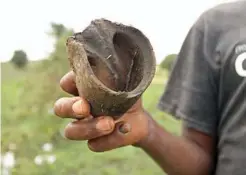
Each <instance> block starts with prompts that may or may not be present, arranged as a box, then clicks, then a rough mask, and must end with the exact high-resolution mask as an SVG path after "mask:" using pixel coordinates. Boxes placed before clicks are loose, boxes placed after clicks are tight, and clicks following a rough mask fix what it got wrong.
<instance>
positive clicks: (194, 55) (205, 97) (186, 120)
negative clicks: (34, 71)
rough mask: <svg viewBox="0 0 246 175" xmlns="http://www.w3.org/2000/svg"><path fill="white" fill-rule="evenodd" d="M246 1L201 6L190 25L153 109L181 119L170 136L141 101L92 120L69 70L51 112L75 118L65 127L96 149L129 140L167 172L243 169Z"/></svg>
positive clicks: (218, 173)
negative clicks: (115, 114) (115, 117)
mask: <svg viewBox="0 0 246 175" xmlns="http://www.w3.org/2000/svg"><path fill="white" fill-rule="evenodd" d="M245 72H246V1H236V2H230V3H225V4H220V5H217V6H216V7H213V8H211V9H209V10H207V11H205V12H204V13H203V14H202V15H201V16H200V17H199V18H198V19H197V21H196V22H195V23H194V24H193V26H192V27H191V29H190V30H189V32H188V34H187V36H186V38H185V40H184V42H183V45H182V47H181V50H180V52H179V54H178V57H177V59H176V61H175V63H174V66H173V69H172V71H171V75H170V77H169V80H168V83H167V86H166V88H165V93H164V94H163V95H162V96H161V98H160V102H159V104H158V107H159V109H160V110H162V111H164V112H168V113H170V114H171V115H172V116H174V117H176V118H178V119H181V120H182V134H181V136H175V135H173V134H171V133H169V132H167V131H166V130H165V128H163V127H161V126H160V125H159V124H158V123H157V122H156V121H155V120H154V119H152V117H151V115H150V114H149V113H148V111H146V110H145V109H144V108H143V106H142V102H141V99H140V100H139V101H138V102H137V103H136V104H134V105H133V107H132V108H131V109H129V110H128V111H127V112H126V113H125V114H124V115H123V116H122V117H121V118H120V120H121V123H123V124H124V125H123V126H124V130H125V131H127V132H125V133H122V132H119V130H118V129H119V126H118V125H117V124H115V123H116V122H115V121H114V120H113V119H112V118H111V117H110V116H101V117H98V118H93V117H91V116H90V106H89V104H88V102H87V101H86V100H85V99H83V98H81V97H78V92H77V89H76V85H75V83H74V74H73V72H69V73H68V74H66V75H65V76H64V77H63V78H62V79H61V87H62V89H63V90H64V91H66V92H68V93H70V94H73V95H75V97H69V98H68V97H64V98H61V99H59V100H58V101H57V102H56V103H55V106H54V108H55V113H56V115H57V116H60V117H67V116H69V117H72V118H75V119H81V120H75V121H73V122H71V123H70V124H69V125H68V126H67V127H66V128H65V136H66V137H67V138H68V139H71V140H88V147H89V148H90V150H92V151H95V152H103V151H109V150H112V149H115V148H119V147H123V146H126V145H133V146H135V147H138V148H141V149H143V150H144V151H145V152H146V153H147V154H148V155H149V156H151V157H152V158H153V159H154V160H155V161H156V162H157V163H158V164H159V165H160V167H161V168H162V169H163V171H165V172H167V174H170V175H209V174H215V175H232V174H233V175H245V174H246V167H245V162H246V75H245V74H246V73H245Z"/></svg>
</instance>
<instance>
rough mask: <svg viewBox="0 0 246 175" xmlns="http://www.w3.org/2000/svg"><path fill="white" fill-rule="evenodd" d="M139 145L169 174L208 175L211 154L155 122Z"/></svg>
mask: <svg viewBox="0 0 246 175" xmlns="http://www.w3.org/2000/svg"><path fill="white" fill-rule="evenodd" d="M151 125H152V126H151V127H152V128H151V130H150V131H151V133H150V134H149V136H148V138H147V139H146V140H145V141H143V142H142V143H141V145H140V147H141V148H142V149H143V150H144V151H145V152H146V153H147V154H148V155H150V156H151V157H152V158H153V159H154V160H155V161H156V162H157V163H158V164H159V165H160V166H161V168H162V169H163V170H164V171H165V172H166V173H167V174H169V175H208V174H209V172H210V169H211V168H210V165H211V156H210V155H209V154H207V153H206V152H205V151H203V149H202V148H201V147H199V146H198V145H196V144H195V143H193V142H192V141H190V140H188V139H187V138H185V137H178V136H174V135H172V134H170V133H168V132H167V131H165V130H164V129H163V128H162V127H160V126H159V125H158V124H157V123H156V122H152V124H151Z"/></svg>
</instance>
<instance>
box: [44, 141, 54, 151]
mask: <svg viewBox="0 0 246 175" xmlns="http://www.w3.org/2000/svg"><path fill="white" fill-rule="evenodd" d="M52 149H53V145H52V144H51V143H45V144H44V145H43V150H44V151H46V152H50V151H51V150H52Z"/></svg>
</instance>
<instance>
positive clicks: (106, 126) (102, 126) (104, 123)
mask: <svg viewBox="0 0 246 175" xmlns="http://www.w3.org/2000/svg"><path fill="white" fill-rule="evenodd" d="M96 129H98V130H101V131H110V130H111V129H112V124H111V122H110V121H109V120H99V121H98V122H97V124H96Z"/></svg>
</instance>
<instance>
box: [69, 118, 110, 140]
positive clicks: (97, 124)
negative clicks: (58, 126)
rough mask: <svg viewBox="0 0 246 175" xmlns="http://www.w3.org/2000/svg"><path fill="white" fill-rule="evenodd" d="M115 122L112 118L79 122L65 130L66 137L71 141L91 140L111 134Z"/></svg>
mask: <svg viewBox="0 0 246 175" xmlns="http://www.w3.org/2000/svg"><path fill="white" fill-rule="evenodd" d="M113 130H114V120H113V119H112V118H111V117H105V116H103V117H98V118H94V119H91V120H78V121H75V122H72V123H70V124H69V125H68V126H67V127H66V128H65V137H66V138H67V139H69V140H90V139H94V138H97V137H101V136H104V135H107V134H109V133H111V132H112V131H113Z"/></svg>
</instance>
